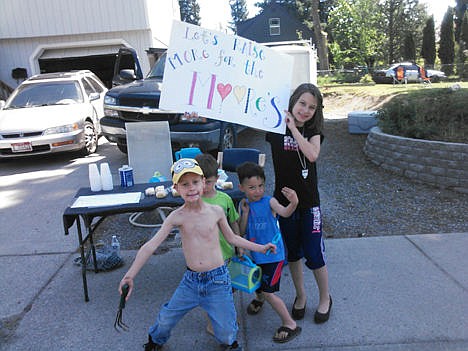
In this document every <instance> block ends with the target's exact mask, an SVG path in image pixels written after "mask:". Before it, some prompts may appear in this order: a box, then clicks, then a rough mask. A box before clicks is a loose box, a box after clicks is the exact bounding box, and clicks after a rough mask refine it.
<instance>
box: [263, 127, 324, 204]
mask: <svg viewBox="0 0 468 351" xmlns="http://www.w3.org/2000/svg"><path fill="white" fill-rule="evenodd" d="M299 132H301V133H302V134H303V135H304V137H306V138H307V140H309V139H310V138H311V137H312V136H314V135H320V136H321V142H322V141H323V135H322V134H321V133H320V132H319V131H316V130H313V129H299ZM266 140H267V141H268V142H269V143H270V145H271V154H272V157H273V166H274V169H275V192H274V197H275V198H276V199H277V200H278V201H279V202H280V203H281V204H282V205H283V206H287V205H288V204H289V201H288V200H287V199H286V198H285V197H284V196H283V194H282V193H281V189H282V188H283V187H285V186H287V187H289V188H291V189H294V190H295V191H296V193H297V197H298V198H299V204H298V206H297V207H298V208H312V207H314V206H319V205H320V196H319V192H318V185H317V168H316V164H315V162H310V161H309V160H308V159H307V158H306V157H305V156H304V154H303V153H302V152H301V151H299V147H298V145H297V142H296V140H295V139H294V137H293V136H292V134H291V131H290V130H289V128H286V134H285V135H282V134H277V133H267V135H266ZM300 160H302V163H303V164H304V163H305V168H306V169H307V173H308V174H307V177H306V178H304V177H303V176H302V174H303V168H304V167H303V166H302V165H301V161H300Z"/></svg>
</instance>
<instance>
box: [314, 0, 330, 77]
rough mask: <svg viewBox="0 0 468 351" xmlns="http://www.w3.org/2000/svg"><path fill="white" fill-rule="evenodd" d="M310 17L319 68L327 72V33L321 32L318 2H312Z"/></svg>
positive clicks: (317, 0) (328, 67)
mask: <svg viewBox="0 0 468 351" xmlns="http://www.w3.org/2000/svg"><path fill="white" fill-rule="evenodd" d="M311 5H312V6H311V15H312V16H311V17H312V22H313V26H314V33H315V37H316V39H317V43H316V44H317V53H318V57H319V67H320V69H321V70H322V71H328V70H329V69H330V65H329V62H328V44H327V33H325V32H324V31H322V26H321V24H320V16H319V0H312V4H311Z"/></svg>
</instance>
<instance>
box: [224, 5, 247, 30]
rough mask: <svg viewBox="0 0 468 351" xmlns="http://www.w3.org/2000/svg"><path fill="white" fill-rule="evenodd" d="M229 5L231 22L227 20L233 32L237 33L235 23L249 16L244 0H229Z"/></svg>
mask: <svg viewBox="0 0 468 351" xmlns="http://www.w3.org/2000/svg"><path fill="white" fill-rule="evenodd" d="M229 5H230V6H231V17H232V22H229V24H230V25H231V26H230V28H231V29H232V31H233V32H234V33H237V24H238V23H239V22H243V21H245V20H246V19H247V18H248V17H249V12H248V11H247V4H246V2H245V0H229Z"/></svg>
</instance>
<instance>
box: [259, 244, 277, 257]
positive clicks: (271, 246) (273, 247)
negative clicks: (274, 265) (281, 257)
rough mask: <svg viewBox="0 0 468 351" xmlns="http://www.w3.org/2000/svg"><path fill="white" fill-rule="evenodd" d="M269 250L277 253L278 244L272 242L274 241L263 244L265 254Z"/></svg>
mask: <svg viewBox="0 0 468 351" xmlns="http://www.w3.org/2000/svg"><path fill="white" fill-rule="evenodd" d="M268 250H270V252H273V253H274V254H275V253H276V245H275V244H272V243H268V244H265V245H263V250H262V252H263V253H264V254H266V253H267V252H268Z"/></svg>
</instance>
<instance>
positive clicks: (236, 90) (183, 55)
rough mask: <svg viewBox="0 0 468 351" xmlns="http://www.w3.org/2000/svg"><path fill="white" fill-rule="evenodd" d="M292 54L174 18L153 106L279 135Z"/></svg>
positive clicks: (282, 127)
mask: <svg viewBox="0 0 468 351" xmlns="http://www.w3.org/2000/svg"><path fill="white" fill-rule="evenodd" d="M292 68H293V58H292V57H290V56H289V55H285V54H281V53H278V52H276V51H274V50H272V49H270V48H268V47H266V46H263V45H260V44H258V43H256V42H254V41H251V40H248V39H245V38H242V37H239V36H234V35H227V34H224V33H222V32H218V31H214V30H209V29H204V28H201V27H199V26H196V25H192V24H189V23H185V22H180V21H174V22H173V25H172V33H171V40H170V45H169V49H168V51H167V58H166V65H165V69H164V80H163V89H162V93H161V100H160V102H159V106H160V108H162V109H167V110H175V111H181V112H188V113H192V112H195V113H198V115H200V116H205V117H209V118H213V119H218V120H222V121H226V122H231V123H237V124H242V125H246V126H249V127H253V128H257V129H262V130H266V131H271V132H276V133H281V134H284V133H285V130H286V124H285V121H284V110H286V109H287V107H288V102H289V94H290V91H291V78H292Z"/></svg>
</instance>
